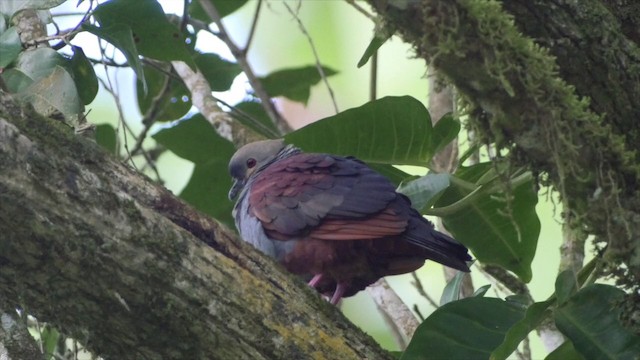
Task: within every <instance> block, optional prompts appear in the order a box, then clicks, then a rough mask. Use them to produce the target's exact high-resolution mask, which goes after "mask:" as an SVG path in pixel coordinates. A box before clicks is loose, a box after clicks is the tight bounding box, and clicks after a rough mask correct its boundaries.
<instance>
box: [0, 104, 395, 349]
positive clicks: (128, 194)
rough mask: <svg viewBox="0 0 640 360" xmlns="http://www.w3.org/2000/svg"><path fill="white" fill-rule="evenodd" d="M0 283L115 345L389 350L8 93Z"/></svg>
mask: <svg viewBox="0 0 640 360" xmlns="http://www.w3.org/2000/svg"><path fill="white" fill-rule="evenodd" d="M0 294H2V295H3V297H2V303H1V304H0V308H4V309H10V308H15V307H16V306H20V307H22V308H25V309H28V311H29V312H30V313H31V314H33V315H34V316H36V317H37V318H38V319H39V320H41V321H46V322H50V323H52V324H53V325H54V326H55V327H57V328H58V329H59V330H60V331H62V332H63V333H65V334H67V335H69V336H72V337H74V338H76V339H78V340H80V341H81V342H82V343H84V344H85V345H86V346H87V347H88V348H89V349H90V350H91V351H94V352H95V353H96V354H99V355H102V356H104V357H105V358H114V359H115V358H118V359H120V358H128V359H133V358H135V359H172V358H174V359H284V358H295V359H312V358H323V359H364V358H368V359H384V358H389V355H388V354H387V353H386V352H385V351H383V350H382V349H380V348H379V346H378V345H377V344H375V342H374V341H373V340H372V339H371V338H369V337H368V336H366V335H364V334H363V333H362V332H361V331H359V330H358V329H357V328H355V326H354V325H352V324H351V323H350V322H349V321H347V320H346V319H345V318H344V317H343V316H342V315H341V314H340V312H339V311H338V310H337V309H335V308H334V307H332V306H330V305H329V304H328V303H326V302H325V301H324V300H322V299H321V298H319V297H318V296H317V295H316V294H315V293H314V292H313V291H311V290H310V289H308V288H306V286H305V284H303V283H302V282H301V281H298V280H296V279H293V278H291V277H290V276H289V275H288V274H285V273H283V272H282V271H281V269H280V267H279V266H278V265H276V264H275V263H274V262H272V261H271V260H269V259H266V258H264V257H263V256H262V255H260V254H258V253H257V252H256V251H255V250H254V249H253V248H251V247H249V246H248V245H246V244H244V243H243V242H241V241H239V240H237V239H236V237H235V236H234V235H233V234H232V233H231V232H230V231H229V230H228V229H226V228H224V227H223V226H221V225H220V224H218V223H217V222H215V221H214V220H212V219H210V218H208V217H206V216H203V215H202V214H199V213H198V212H197V211H195V210H194V209H192V208H191V207H190V206H188V205H186V204H184V203H183V202H182V201H181V200H179V199H177V198H176V197H175V196H174V195H172V194H171V193H170V192H168V191H167V190H166V189H164V188H163V187H161V186H159V185H155V184H152V183H151V182H150V181H149V180H148V179H147V178H145V177H144V176H142V175H140V174H138V173H136V172H134V171H133V170H131V169H129V168H128V167H126V166H125V165H123V164H121V163H119V162H117V161H115V160H114V159H112V158H111V157H109V156H108V155H106V154H105V153H104V152H103V151H101V150H100V149H99V148H98V146H97V145H95V144H94V143H92V142H90V141H89V140H86V139H84V138H79V137H76V136H74V135H73V131H71V129H69V128H68V127H67V126H65V125H63V124H61V123H58V122H55V121H53V120H49V119H43V118H40V117H39V116H37V115H34V114H33V113H32V112H29V111H27V112H23V111H22V110H20V109H19V108H17V107H16V106H15V105H13V103H12V102H11V101H9V100H8V99H7V98H6V96H4V95H1V94H0Z"/></svg>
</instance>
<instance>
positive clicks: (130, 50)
mask: <svg viewBox="0 0 640 360" xmlns="http://www.w3.org/2000/svg"><path fill="white" fill-rule="evenodd" d="M82 29H83V30H85V31H88V32H90V33H92V34H93V35H95V36H97V37H99V38H101V39H104V40H105V41H107V42H109V43H110V44H111V45H113V46H115V47H116V48H117V49H118V50H120V51H121V52H122V54H123V55H124V57H125V58H126V59H127V63H128V65H129V66H130V67H131V68H132V69H133V72H135V74H136V77H137V79H138V80H139V81H142V82H143V83H144V84H145V86H146V82H145V80H144V72H143V71H142V61H140V57H139V55H138V49H137V48H136V44H135V42H134V40H133V31H132V30H131V27H130V26H128V25H124V24H115V25H110V26H101V27H97V26H93V25H90V24H83V25H82Z"/></svg>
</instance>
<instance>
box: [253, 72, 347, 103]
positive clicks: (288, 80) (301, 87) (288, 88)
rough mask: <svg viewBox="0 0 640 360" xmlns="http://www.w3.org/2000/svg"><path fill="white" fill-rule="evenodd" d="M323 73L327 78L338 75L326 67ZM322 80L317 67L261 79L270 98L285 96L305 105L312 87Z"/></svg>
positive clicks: (272, 74)
mask: <svg viewBox="0 0 640 360" xmlns="http://www.w3.org/2000/svg"><path fill="white" fill-rule="evenodd" d="M322 71H323V72H324V75H325V76H327V77H329V76H331V75H334V74H337V73H338V72H337V71H335V70H333V69H330V68H328V67H325V66H323V67H322ZM320 80H322V77H321V76H320V73H319V72H318V68H317V67H315V66H305V67H301V68H296V69H285V70H280V71H276V72H273V73H271V74H269V75H267V76H266V77H263V78H260V81H261V82H262V85H263V86H264V89H265V91H266V92H267V94H268V95H269V96H270V97H276V96H284V97H286V98H287V99H289V100H293V101H297V102H300V103H303V104H305V105H306V104H307V101H308V100H309V96H310V95H311V86H313V85H315V84H317V83H319V82H320Z"/></svg>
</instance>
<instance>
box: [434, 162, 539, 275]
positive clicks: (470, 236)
mask: <svg viewBox="0 0 640 360" xmlns="http://www.w3.org/2000/svg"><path fill="white" fill-rule="evenodd" d="M492 170H493V167H492V166H491V165H488V164H478V165H474V166H471V167H468V168H464V167H462V168H460V170H459V171H457V172H456V174H455V175H456V176H455V178H452V181H451V183H452V185H451V186H449V188H447V190H445V192H444V193H443V194H442V195H441V196H440V198H439V199H438V201H437V202H436V205H435V208H434V209H433V212H432V213H433V214H436V215H442V220H443V223H444V225H445V227H446V228H447V230H449V231H450V232H451V233H452V234H453V236H454V237H455V238H456V239H457V240H459V241H460V242H462V243H463V244H464V245H466V246H467V247H468V248H470V249H471V251H472V252H473V254H474V255H475V256H476V257H477V259H478V260H479V261H481V262H483V263H486V264H495V265H499V266H502V267H503V268H505V269H507V270H510V271H512V272H514V273H515V274H516V275H517V276H518V277H519V278H520V279H521V280H522V281H524V282H529V281H530V280H531V276H532V273H531V262H532V261H533V257H534V255H535V251H536V246H537V243H538V235H539V233H540V220H539V219H538V216H537V214H536V212H535V206H536V204H537V202H538V196H537V194H536V192H535V191H534V186H533V180H528V181H526V182H524V183H522V184H520V185H519V186H516V187H513V188H512V189H511V191H512V194H511V195H512V196H513V198H512V199H511V200H510V201H508V200H507V199H505V198H504V196H501V195H500V194H498V193H495V192H489V191H485V192H482V191H477V190H473V189H471V188H468V187H466V186H463V185H461V183H462V182H466V183H469V184H471V185H472V186H474V187H476V186H479V185H478V184H475V181H476V180H478V181H482V179H483V177H485V176H484V175H485V174H487V173H488V172H490V171H492ZM525 179H526V177H525ZM496 183H497V185H499V182H498V181H494V182H493V183H490V184H485V185H483V186H486V188H487V189H490V188H491V187H492V186H493V185H496ZM494 187H495V186H494ZM498 189H500V187H499V186H498ZM473 191H476V192H475V193H474V194H473V195H470V194H471V193H472V192H473ZM467 196H468V197H467ZM464 198H466V199H465V201H466V202H465V204H464V206H462V205H460V208H459V209H455V210H452V211H450V212H446V213H445V212H442V213H440V214H439V213H438V210H439V208H440V207H446V206H449V205H452V204H455V203H458V202H459V201H461V200H462V199H464ZM458 204H459V203H458ZM430 213H431V212H430Z"/></svg>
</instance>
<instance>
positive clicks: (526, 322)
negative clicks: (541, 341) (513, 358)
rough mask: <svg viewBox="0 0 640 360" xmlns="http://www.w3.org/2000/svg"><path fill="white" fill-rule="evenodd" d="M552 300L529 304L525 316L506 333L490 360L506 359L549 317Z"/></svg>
mask: <svg viewBox="0 0 640 360" xmlns="http://www.w3.org/2000/svg"><path fill="white" fill-rule="evenodd" d="M552 303H553V300H547V301H544V302H537V303H534V304H531V305H530V306H529V308H528V309H527V312H526V314H525V316H524V317H523V318H522V319H521V320H520V321H518V322H517V323H515V324H514V325H513V326H512V327H511V328H510V329H509V331H508V332H507V333H506V336H505V338H504V341H503V342H502V343H501V344H500V346H498V347H497V348H496V349H495V350H494V351H493V352H492V353H491V357H490V359H491V360H498V359H506V358H507V357H508V356H509V355H511V353H513V352H514V351H515V350H516V349H517V348H518V345H519V344H520V342H521V341H522V340H524V338H526V337H527V335H529V333H530V332H531V331H533V330H534V329H535V328H537V327H538V325H540V323H541V322H542V320H544V319H545V318H546V317H547V316H549V315H550V313H551V310H549V306H550V305H551V304H552Z"/></svg>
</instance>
